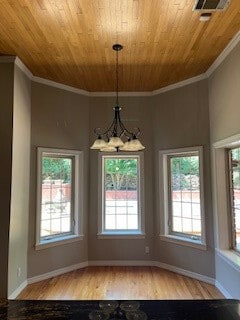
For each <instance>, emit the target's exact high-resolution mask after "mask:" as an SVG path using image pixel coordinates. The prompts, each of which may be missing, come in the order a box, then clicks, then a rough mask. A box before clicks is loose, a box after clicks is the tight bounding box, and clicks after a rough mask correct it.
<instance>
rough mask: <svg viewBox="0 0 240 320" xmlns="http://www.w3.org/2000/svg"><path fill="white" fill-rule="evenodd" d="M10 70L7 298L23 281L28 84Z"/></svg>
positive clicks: (26, 201) (29, 112) (26, 236)
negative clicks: (11, 83) (10, 120)
mask: <svg viewBox="0 0 240 320" xmlns="http://www.w3.org/2000/svg"><path fill="white" fill-rule="evenodd" d="M14 70H15V71H14V105H13V144H12V190H11V218H10V235H9V267H8V295H10V294H11V293H12V292H13V291H14V290H15V289H17V288H18V287H19V286H20V285H21V284H22V283H23V282H24V281H25V280H26V279H27V248H28V215H29V175H30V171H29V169H30V136H31V81H30V80H29V78H28V77H27V76H26V75H25V74H24V73H23V72H22V71H21V70H20V69H19V68H18V67H17V66H16V65H15V69H14ZM18 268H20V270H19V273H18V272H17V269H18Z"/></svg>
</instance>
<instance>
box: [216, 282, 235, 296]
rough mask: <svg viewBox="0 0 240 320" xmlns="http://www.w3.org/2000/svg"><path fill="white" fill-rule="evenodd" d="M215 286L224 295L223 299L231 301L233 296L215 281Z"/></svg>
mask: <svg viewBox="0 0 240 320" xmlns="http://www.w3.org/2000/svg"><path fill="white" fill-rule="evenodd" d="M215 286H216V288H218V290H219V291H220V292H221V293H222V294H223V295H224V297H225V298H227V299H233V296H232V295H231V294H230V293H229V292H228V291H227V290H226V289H225V288H224V287H223V286H222V285H221V283H220V282H218V281H217V280H215Z"/></svg>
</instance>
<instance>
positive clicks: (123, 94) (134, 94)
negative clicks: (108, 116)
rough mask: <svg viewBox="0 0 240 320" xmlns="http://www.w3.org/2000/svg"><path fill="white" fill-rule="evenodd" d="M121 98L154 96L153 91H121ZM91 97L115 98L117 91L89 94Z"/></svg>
mask: <svg viewBox="0 0 240 320" xmlns="http://www.w3.org/2000/svg"><path fill="white" fill-rule="evenodd" d="M118 95H119V96H120V97H149V96H152V91H120V92H119V93H118ZM89 96H90V97H115V96H116V92H115V91H109V92H89Z"/></svg>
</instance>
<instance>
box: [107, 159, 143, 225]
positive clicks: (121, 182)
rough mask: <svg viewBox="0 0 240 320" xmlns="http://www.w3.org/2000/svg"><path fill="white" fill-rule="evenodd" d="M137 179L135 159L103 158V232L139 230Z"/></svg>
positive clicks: (136, 162) (136, 160)
mask: <svg viewBox="0 0 240 320" xmlns="http://www.w3.org/2000/svg"><path fill="white" fill-rule="evenodd" d="M138 179H139V172H138V158H137V157H124V156H123V157H104V221H105V223H104V229H105V230H138V229H139V226H138V214H139V210H138V191H139V190H138ZM132 215H135V216H137V218H136V217H134V218H130V217H132Z"/></svg>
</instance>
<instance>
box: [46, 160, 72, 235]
mask: <svg viewBox="0 0 240 320" xmlns="http://www.w3.org/2000/svg"><path fill="white" fill-rule="evenodd" d="M41 187H42V192H41V194H42V198H41V199H42V200H41V230H40V237H41V238H44V237H48V236H52V235H61V233H71V232H72V230H71V228H72V227H71V212H72V203H71V198H72V158H65V157H64V158H63V157H60V156H59V157H58V156H57V155H52V156H51V155H44V156H43V157H42V184H41Z"/></svg>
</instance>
